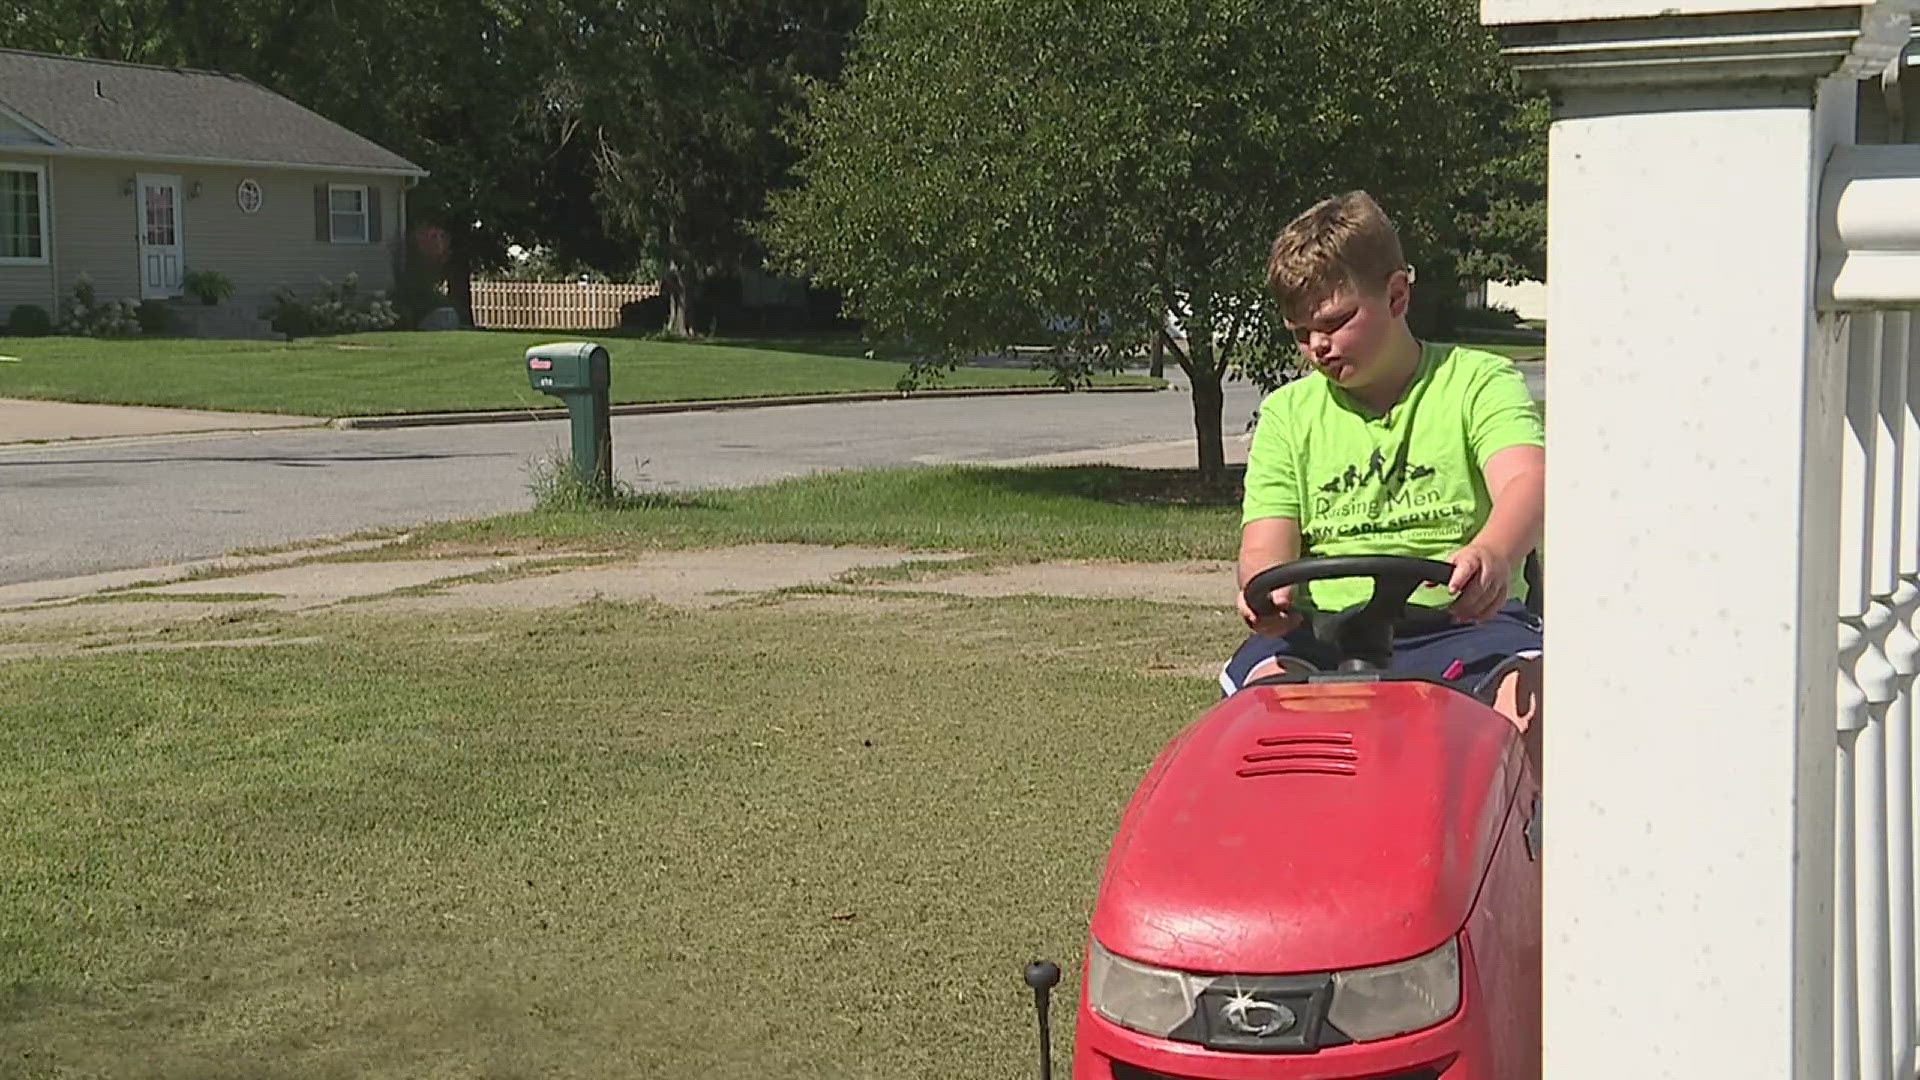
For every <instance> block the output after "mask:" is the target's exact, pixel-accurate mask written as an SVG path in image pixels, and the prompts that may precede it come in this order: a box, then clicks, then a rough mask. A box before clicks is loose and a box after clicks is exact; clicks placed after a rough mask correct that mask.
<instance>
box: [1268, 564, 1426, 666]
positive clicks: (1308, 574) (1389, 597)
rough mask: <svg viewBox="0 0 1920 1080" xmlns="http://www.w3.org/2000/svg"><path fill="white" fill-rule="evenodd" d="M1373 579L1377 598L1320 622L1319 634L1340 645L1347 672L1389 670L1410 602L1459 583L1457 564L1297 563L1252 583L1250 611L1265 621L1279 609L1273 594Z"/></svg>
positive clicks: (1273, 570)
mask: <svg viewBox="0 0 1920 1080" xmlns="http://www.w3.org/2000/svg"><path fill="white" fill-rule="evenodd" d="M1355 577H1366V578H1372V579H1373V597H1372V598H1371V599H1369V600H1368V601H1367V602H1366V603H1365V604H1361V605H1358V606H1355V607H1351V608H1348V609H1347V610H1345V611H1341V612H1336V613H1334V614H1331V615H1328V616H1326V617H1324V618H1322V619H1317V620H1315V622H1314V624H1313V633H1314V636H1315V637H1318V638H1319V639H1320V640H1321V641H1323V642H1325V643H1327V644H1328V645H1331V646H1333V647H1334V649H1335V650H1336V651H1337V652H1338V653H1339V655H1340V669H1341V670H1343V671H1369V670H1376V669H1379V668H1384V667H1386V666H1387V664H1388V662H1389V661H1391V660H1392V659H1393V628H1394V625H1395V624H1396V623H1398V622H1399V621H1400V620H1401V619H1402V618H1403V617H1405V615H1406V612H1407V598H1408V597H1411V596H1412V595H1413V590H1415V589H1417V588H1419V587H1420V586H1421V585H1424V584H1427V583H1429V582H1431V583H1433V584H1435V585H1445V584H1446V583H1447V582H1449V581H1451V580H1453V564H1452V563H1443V562H1439V561H1436V560H1434V559H1415V558H1409V557H1408V556H1405V555H1333V556H1328V557H1326V558H1307V559H1295V560H1293V561H1292V562H1285V563H1281V564H1280V565H1278V566H1270V567H1268V568H1267V569H1265V570H1262V571H1260V572H1259V573H1257V574H1255V575H1253V576H1252V577H1251V578H1248V579H1247V585H1246V588H1245V590H1243V591H1244V593H1245V595H1246V599H1247V607H1249V608H1251V609H1252V610H1253V613H1254V614H1255V615H1258V616H1260V617H1262V618H1265V617H1267V616H1269V615H1272V614H1274V612H1275V611H1276V610H1277V609H1276V608H1275V607H1274V605H1273V598H1272V596H1271V593H1272V592H1273V590H1275V589H1279V588H1284V587H1285V586H1288V585H1302V584H1305V583H1307V582H1309V581H1327V580H1330V579H1333V578H1355Z"/></svg>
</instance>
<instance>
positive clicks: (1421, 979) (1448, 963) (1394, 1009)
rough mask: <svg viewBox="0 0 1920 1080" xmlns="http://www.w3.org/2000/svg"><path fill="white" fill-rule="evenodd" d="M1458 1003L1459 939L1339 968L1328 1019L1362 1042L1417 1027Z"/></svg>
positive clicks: (1442, 1015) (1442, 1016)
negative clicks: (1390, 959)
mask: <svg viewBox="0 0 1920 1080" xmlns="http://www.w3.org/2000/svg"><path fill="white" fill-rule="evenodd" d="M1459 1007H1460V942H1459V939H1458V938H1450V939H1448V941H1447V943H1446V944H1445V945H1442V946H1440V947H1439V948H1437V949H1435V950H1433V951H1432V952H1430V953H1428V954H1426V955H1425V956H1421V957H1417V958H1415V959H1412V960H1403V961H1401V962H1400V963H1397V964H1385V965H1383V966H1381V967H1374V968H1361V969H1359V970H1357V971H1342V972H1336V973H1335V974H1334V976H1333V1003H1332V1004H1331V1005H1330V1006H1329V1007H1328V1009H1327V1019H1328V1020H1329V1021H1331V1022H1332V1023H1333V1026H1335V1027H1337V1028H1339V1029H1340V1030H1341V1031H1343V1032H1345V1033H1346V1034H1347V1037H1348V1038H1350V1039H1354V1040H1356V1041H1359V1042H1366V1041H1368V1040H1371V1039H1385V1038H1389V1037H1391V1036H1394V1035H1404V1034H1406V1033H1407V1032H1409V1031H1419V1030H1420V1029H1422V1028H1429V1027H1432V1026H1433V1025H1435V1024H1437V1023H1439V1022H1440V1021H1442V1020H1445V1019H1446V1018H1447V1017H1449V1016H1452V1015H1453V1013H1454V1010H1456V1009H1458V1008H1459Z"/></svg>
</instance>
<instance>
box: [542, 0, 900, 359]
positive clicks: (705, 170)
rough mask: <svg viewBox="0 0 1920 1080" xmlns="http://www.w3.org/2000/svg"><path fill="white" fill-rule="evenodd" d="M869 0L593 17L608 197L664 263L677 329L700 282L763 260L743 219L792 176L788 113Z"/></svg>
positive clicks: (636, 8) (698, 5)
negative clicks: (785, 125)
mask: <svg viewBox="0 0 1920 1080" xmlns="http://www.w3.org/2000/svg"><path fill="white" fill-rule="evenodd" d="M864 8H865V5H864V3H860V2H849V0H828V2H822V0H658V2H653V3H646V2H641V0H621V2H617V3H611V4H606V3H603V4H598V5H594V6H593V7H592V8H591V9H588V8H583V9H582V11H583V12H584V11H588V10H590V11H591V14H590V15H589V16H588V17H587V18H586V19H585V20H583V21H584V23H585V25H586V26H587V30H586V34H587V36H588V38H589V46H588V49H587V55H589V56H590V57H592V63H591V65H590V66H591V69H592V70H593V71H595V72H596V78H595V79H593V80H592V81H591V82H588V81H582V82H580V83H579V84H578V89H579V93H580V98H579V107H580V115H581V116H582V118H583V122H584V126H585V127H586V128H587V129H589V131H590V134H589V139H590V143H591V146H592V148H593V157H594V163H595V166H596V170H597V182H596V199H597V203H598V205H599V207H600V208H601V210H602V212H603V213H604V214H605V215H606V216H607V218H608V219H610V221H611V222H612V223H613V224H614V225H615V226H616V227H617V229H618V230H619V231H620V232H623V233H624V234H625V235H627V236H629V237H631V238H632V239H633V240H634V241H635V242H636V243H637V244H638V246H639V248H640V251H641V254H642V256H643V257H644V258H647V259H649V260H650V261H651V262H652V263H653V264H654V265H655V266H657V267H658V269H659V272H660V289H661V292H662V294H663V295H664V296H665V297H666V299H667V304H668V321H667V328H668V330H669V331H670V332H672V333H676V334H685V333H687V331H688V308H689V300H690V297H691V296H692V294H693V291H694V288H695V286H697V285H698V283H699V281H700V280H701V279H702V278H703V277H705V276H707V275H709V274H713V273H719V272H725V271H729V270H735V269H738V268H740V267H741V266H743V265H746V264H752V263H757V262H758V261H759V259H760V252H759V248H758V244H757V241H756V239H755V238H754V236H753V235H752V234H751V233H750V232H749V231H748V230H747V229H746V228H744V227H743V222H745V221H747V220H748V219H751V218H754V217H758V216H759V215H760V214H762V213H763V212H764V206H765V200H766V195H767V192H768V191H769V190H770V189H772V188H775V187H777V186H779V185H781V184H784V183H786V182H788V178H789V169H790V167H791V164H792V161H793V157H794V155H793V152H792V151H791V149H790V148H789V147H788V145H787V144H786V142H785V141H784V140H783V139H782V138H781V125H782V122H783V117H784V116H785V115H787V114H788V113H789V112H790V111H792V110H794V109H796V108H798V107H800V106H801V105H802V104H803V102H802V98H801V87H802V85H803V80H806V79H831V78H833V77H834V76H836V75H837V73H838V71H839V68H840V64H841V59H842V56H843V54H844V52H845V49H846V43H847V41H848V39H849V37H850V35H851V33H852V31H853V29H854V27H855V26H857V25H858V24H859V22H860V19H861V16H862V14H863V11H864Z"/></svg>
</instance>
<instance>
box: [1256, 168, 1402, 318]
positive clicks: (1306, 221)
mask: <svg viewBox="0 0 1920 1080" xmlns="http://www.w3.org/2000/svg"><path fill="white" fill-rule="evenodd" d="M1405 269H1407V260H1406V256H1405V255H1404V254H1402V252H1401V250H1400V235H1399V234H1398V233H1397V232H1395V231H1394V228H1393V222H1392V221H1390V220H1388V218H1387V213H1386V211H1384V210H1382V209H1380V204H1379V203H1377V202H1374V201H1373V196H1371V195H1368V194H1367V193H1366V192H1364V191H1349V192H1347V193H1346V194H1344V195H1335V196H1334V197H1333V198H1331V199H1323V200H1321V201H1320V202H1317V203H1315V204H1314V205H1312V206H1310V207H1308V208H1307V209H1306V210H1305V211H1303V212H1301V214H1300V216H1298V217H1296V218H1294V219H1293V220H1292V221H1289V222H1288V223H1287V227H1286V228H1284V229H1281V230H1280V235H1279V236H1277V237H1275V238H1274V241H1273V250H1272V251H1271V252H1270V253H1269V254H1268V256H1267V287H1268V288H1269V289H1271V290H1272V291H1273V295H1274V298H1275V299H1276V300H1278V301H1279V302H1280V313H1281V314H1282V315H1283V316H1285V317H1287V318H1289V319H1300V318H1304V317H1305V316H1306V315H1307V313H1309V312H1311V311H1312V310H1313V309H1314V308H1316V307H1318V306H1319V305H1320V304H1321V303H1323V302H1324V301H1326V300H1327V298H1328V297H1331V296H1333V295H1334V294H1335V293H1337V292H1339V291H1340V290H1341V289H1342V288H1347V287H1351V288H1354V289H1364V290H1366V291H1368V292H1370V293H1372V292H1376V291H1378V290H1383V289H1385V288H1386V284H1387V279H1388V278H1390V277H1392V276H1393V272H1394V271H1396V270H1405Z"/></svg>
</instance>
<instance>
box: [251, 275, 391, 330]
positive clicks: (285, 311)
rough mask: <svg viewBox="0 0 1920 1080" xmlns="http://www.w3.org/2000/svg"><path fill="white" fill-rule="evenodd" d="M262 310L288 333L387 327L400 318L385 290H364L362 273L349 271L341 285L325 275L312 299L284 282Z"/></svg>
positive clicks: (277, 326) (276, 328)
mask: <svg viewBox="0 0 1920 1080" xmlns="http://www.w3.org/2000/svg"><path fill="white" fill-rule="evenodd" d="M261 314H262V315H264V316H265V317H266V318H267V319H269V320H271V321H272V323H273V328H274V329H275V330H278V331H280V332H281V333H283V334H285V335H287V336H288V337H310V336H313V335H315V334H350V333H354V332H357V331H361V330H386V329H389V328H390V327H392V326H393V325H394V324H396V323H398V322H399V321H400V313H399V312H398V311H396V310H395V309H394V306H393V302H392V301H390V300H388V299H387V296H386V294H385V293H382V292H373V293H361V292H360V276H359V275H358V274H348V275H347V276H346V278H345V279H344V280H342V281H341V282H340V284H338V285H335V284H334V283H333V282H331V281H328V280H327V279H326V278H321V279H320V296H319V298H317V299H315V300H311V301H309V300H302V299H301V298H300V297H299V296H297V295H296V294H295V293H294V291H293V290H292V289H290V288H287V287H286V286H284V285H283V286H281V287H280V288H278V289H275V290H274V293H273V301H272V302H271V303H269V304H268V305H267V307H266V309H265V310H264V311H262V312H261Z"/></svg>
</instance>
